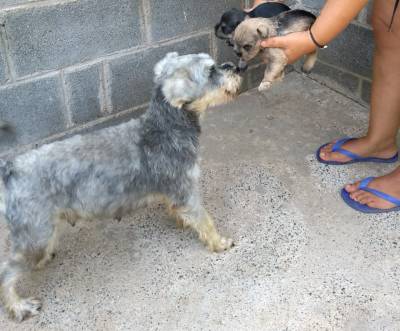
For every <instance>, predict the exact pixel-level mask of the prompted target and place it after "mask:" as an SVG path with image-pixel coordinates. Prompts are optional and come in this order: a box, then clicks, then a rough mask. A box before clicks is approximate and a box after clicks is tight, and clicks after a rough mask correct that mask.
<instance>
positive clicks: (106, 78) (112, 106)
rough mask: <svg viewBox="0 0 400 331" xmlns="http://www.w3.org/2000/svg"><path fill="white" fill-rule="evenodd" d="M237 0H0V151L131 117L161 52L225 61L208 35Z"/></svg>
mask: <svg viewBox="0 0 400 331" xmlns="http://www.w3.org/2000/svg"><path fill="white" fill-rule="evenodd" d="M242 6H243V2H242V1H241V0H217V1H216V0H206V1H197V0H187V1H178V0H101V1H100V0H0V119H1V120H3V121H6V122H8V123H10V124H11V125H12V130H9V131H7V132H4V133H1V135H0V154H2V155H4V154H10V153H16V152H18V151H19V150H21V147H22V149H25V148H31V147H34V146H36V145H39V144H42V143H43V142H46V141H51V140H54V139H59V138H62V137H64V136H68V135H71V134H73V133H76V132H81V131H87V130H90V129H91V128H97V127H101V126H107V125H108V123H109V124H113V123H116V122H119V121H122V120H124V118H129V117H131V116H136V114H137V113H138V112H140V111H141V110H142V109H143V108H144V107H145V105H146V103H148V101H149V98H150V95H151V89H152V76H153V73H152V72H153V66H154V64H155V63H156V62H157V61H158V60H160V59H161V58H162V57H163V56H164V55H165V53H167V52H170V51H179V52H180V53H182V54H187V53H194V52H207V53H210V54H211V55H213V56H214V57H215V58H218V59H219V60H221V61H224V60H226V59H227V58H228V57H230V56H231V52H228V50H227V48H226V46H225V44H223V43H220V42H218V41H217V40H216V39H215V38H214V35H213V26H214V25H215V24H216V22H217V21H218V19H219V18H220V16H221V14H222V12H223V11H224V10H226V8H231V7H242Z"/></svg>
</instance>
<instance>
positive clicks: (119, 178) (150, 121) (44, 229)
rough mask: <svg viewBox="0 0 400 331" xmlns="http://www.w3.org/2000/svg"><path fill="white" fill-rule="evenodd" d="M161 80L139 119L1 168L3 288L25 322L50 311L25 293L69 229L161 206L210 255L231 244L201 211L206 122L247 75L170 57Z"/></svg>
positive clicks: (206, 60)
mask: <svg viewBox="0 0 400 331" xmlns="http://www.w3.org/2000/svg"><path fill="white" fill-rule="evenodd" d="M154 72H155V78H154V82H155V85H156V87H155V91H154V93H153V97H152V101H151V104H150V106H149V109H148V110H147V112H146V113H145V114H143V115H142V116H141V117H140V118H138V119H133V120H131V121H129V122H127V123H124V124H121V125H119V126H116V127H111V128H107V129H103V130H100V131H98V132H95V133H92V134H88V135H84V136H80V135H78V136H74V137H72V138H70V139H67V140H64V141H60V142H55V143H51V144H48V145H45V146H42V147H41V148H39V149H36V150H33V151H30V152H27V153H26V154H23V155H20V156H18V157H16V158H15V159H14V160H12V161H2V162H0V175H1V177H2V179H3V188H2V192H1V194H0V196H1V199H0V204H1V206H0V209H1V212H2V214H3V215H4V217H5V219H6V220H7V223H8V226H9V229H10V238H11V243H12V251H11V256H10V257H9V259H8V261H7V262H5V263H4V265H3V266H2V268H1V269H0V289H1V295H2V299H3V301H4V304H5V307H6V309H7V310H8V312H9V313H10V314H11V316H13V317H14V318H15V319H16V320H18V321H22V320H23V319H24V318H26V317H28V316H30V315H35V314H37V313H38V311H39V309H40V307H41V304H40V301H38V300H37V299H33V298H21V297H20V296H19V295H18V294H17V292H16V285H17V281H18V280H19V279H20V278H21V276H22V275H23V274H24V273H26V272H29V271H31V270H33V269H36V268H41V267H43V266H44V265H45V264H46V263H47V262H49V261H50V260H51V259H52V257H53V256H54V248H55V243H56V240H55V239H56V237H57V229H58V228H59V226H60V225H61V224H60V223H62V222H70V223H73V222H75V220H77V219H82V218H83V219H107V218H113V217H116V218H118V217H121V216H122V215H123V214H125V213H128V212H130V211H131V210H133V209H134V208H136V207H138V206H139V205H141V204H143V203H145V202H148V200H149V199H150V200H154V198H160V199H162V200H163V202H165V203H166V205H167V207H168V210H169V212H170V213H171V215H172V216H174V218H175V219H176V221H177V223H178V225H181V226H189V227H191V228H193V229H194V230H195V231H196V232H197V233H198V235H199V238H200V240H201V241H202V242H204V244H205V245H206V246H207V247H208V248H209V249H210V250H211V251H216V252H220V251H223V250H226V249H228V248H230V247H231V246H232V240H231V239H228V238H224V237H222V236H220V235H219V233H218V232H217V230H216V228H215V226H214V222H213V220H212V218H211V216H210V215H209V214H208V213H207V211H206V210H205V209H204V207H203V206H202V199H201V194H200V191H199V184H198V180H199V176H200V169H199V159H198V153H199V135H200V124H199V117H200V114H201V113H202V112H203V111H204V110H205V109H206V108H207V107H209V106H213V105H218V104H222V103H226V102H228V101H230V100H232V99H233V98H234V97H235V96H236V95H237V94H238V92H239V88H240V85H241V77H240V76H239V75H238V74H237V69H236V67H235V66H234V65H232V64H223V65H221V66H218V65H216V63H215V62H214V60H213V59H212V58H211V57H210V56H209V55H207V54H195V55H185V56H179V55H178V54H177V53H169V54H168V55H167V56H166V57H165V58H164V59H162V60H161V61H160V62H159V63H158V64H157V65H156V66H155V69H154Z"/></svg>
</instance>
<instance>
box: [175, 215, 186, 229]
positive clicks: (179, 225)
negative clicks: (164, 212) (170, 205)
mask: <svg viewBox="0 0 400 331" xmlns="http://www.w3.org/2000/svg"><path fill="white" fill-rule="evenodd" d="M175 223H176V227H177V228H178V229H182V230H186V229H187V228H188V227H189V225H188V224H187V223H186V222H185V221H184V220H183V219H181V218H179V217H178V218H177V219H176V220H175Z"/></svg>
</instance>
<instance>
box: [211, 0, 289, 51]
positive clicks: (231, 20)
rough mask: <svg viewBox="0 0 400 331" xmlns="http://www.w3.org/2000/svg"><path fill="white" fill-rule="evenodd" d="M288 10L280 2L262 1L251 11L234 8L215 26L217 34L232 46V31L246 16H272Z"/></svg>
mask: <svg viewBox="0 0 400 331" xmlns="http://www.w3.org/2000/svg"><path fill="white" fill-rule="evenodd" d="M288 10H290V8H289V7H288V6H286V5H285V4H283V3H279V2H265V3H262V4H260V5H258V6H257V7H256V8H254V9H253V10H252V11H250V12H245V11H243V10H239V9H236V8H232V9H231V10H229V11H227V12H225V13H224V14H223V15H222V17H221V20H220V22H219V23H218V24H217V25H216V26H215V35H216V36H217V38H219V39H222V40H226V41H227V43H228V45H229V46H232V43H231V42H230V39H231V38H232V33H233V32H234V31H235V29H236V27H237V26H238V25H239V24H240V23H242V22H243V21H244V20H245V18H246V17H250V18H256V17H263V18H270V17H273V16H276V15H278V14H280V13H282V12H285V11H288Z"/></svg>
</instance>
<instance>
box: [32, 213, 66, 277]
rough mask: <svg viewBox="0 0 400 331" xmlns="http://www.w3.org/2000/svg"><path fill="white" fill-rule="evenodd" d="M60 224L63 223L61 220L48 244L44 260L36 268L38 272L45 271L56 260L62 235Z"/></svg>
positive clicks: (55, 225) (56, 224) (55, 226)
mask: <svg viewBox="0 0 400 331" xmlns="http://www.w3.org/2000/svg"><path fill="white" fill-rule="evenodd" d="M60 222H61V220H58V221H57V222H55V224H54V229H53V234H52V235H51V237H50V239H49V241H48V243H47V246H46V249H45V251H44V255H43V258H42V259H41V260H40V261H39V262H38V263H37V265H36V266H35V269H36V270H40V269H43V268H44V267H45V266H46V265H47V264H48V263H50V262H51V261H52V260H54V258H55V256H56V246H57V243H58V238H59V235H60V226H61V225H60Z"/></svg>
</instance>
